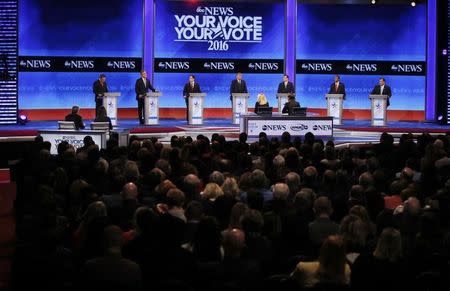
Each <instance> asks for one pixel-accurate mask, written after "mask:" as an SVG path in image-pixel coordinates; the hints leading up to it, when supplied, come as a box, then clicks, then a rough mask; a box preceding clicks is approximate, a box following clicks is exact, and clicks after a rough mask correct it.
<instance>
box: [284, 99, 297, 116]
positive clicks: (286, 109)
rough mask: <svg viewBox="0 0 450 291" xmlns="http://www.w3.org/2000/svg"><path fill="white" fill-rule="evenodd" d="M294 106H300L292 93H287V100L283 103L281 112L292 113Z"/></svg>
mask: <svg viewBox="0 0 450 291" xmlns="http://www.w3.org/2000/svg"><path fill="white" fill-rule="evenodd" d="M296 107H300V103H298V102H297V101H295V96H294V95H289V97H288V102H286V104H284V107H283V110H282V113H288V114H289V115H292V114H293V111H294V108H296Z"/></svg>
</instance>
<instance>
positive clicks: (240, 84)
mask: <svg viewBox="0 0 450 291" xmlns="http://www.w3.org/2000/svg"><path fill="white" fill-rule="evenodd" d="M234 93H248V91H247V83H245V81H244V80H243V79H242V73H241V72H238V73H237V74H236V79H234V80H233V81H231V85H230V100H231V102H233V94H234Z"/></svg>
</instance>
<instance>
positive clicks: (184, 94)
mask: <svg viewBox="0 0 450 291" xmlns="http://www.w3.org/2000/svg"><path fill="white" fill-rule="evenodd" d="M183 97H189V92H188V84H186V85H184V88H183Z"/></svg>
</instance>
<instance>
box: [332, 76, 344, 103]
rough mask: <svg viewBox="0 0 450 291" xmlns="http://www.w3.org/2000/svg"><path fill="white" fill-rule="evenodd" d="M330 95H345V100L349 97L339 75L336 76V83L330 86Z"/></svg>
mask: <svg viewBox="0 0 450 291" xmlns="http://www.w3.org/2000/svg"><path fill="white" fill-rule="evenodd" d="M328 94H342V95H344V100H345V96H346V95H347V94H346V93H345V85H344V83H342V82H341V77H340V76H339V75H336V76H334V82H333V84H331V85H330V90H329V91H328Z"/></svg>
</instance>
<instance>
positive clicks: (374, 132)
mask: <svg viewBox="0 0 450 291" xmlns="http://www.w3.org/2000/svg"><path fill="white" fill-rule="evenodd" d="M85 123H86V128H89V126H90V123H91V121H90V120H86V121H85ZM45 130H54V131H56V130H57V122H56V121H30V122H28V123H27V124H25V125H10V126H3V127H2V128H1V130H0V142H14V141H27V140H32V139H33V138H34V137H35V136H36V135H38V133H39V131H45ZM113 131H115V132H118V133H119V135H128V136H131V135H136V136H138V137H140V138H150V137H156V138H158V140H159V141H161V142H163V143H168V142H169V141H170V137H171V136H173V135H177V136H191V137H193V138H195V137H196V136H197V135H199V134H203V135H205V136H208V137H211V135H212V134H213V133H219V134H221V135H224V136H225V137H226V138H227V140H236V139H238V137H239V125H235V124H232V123H231V120H230V119H223V118H221V119H219V118H209V119H205V120H204V124H203V125H195V126H194V125H188V124H187V123H186V121H185V120H181V119H161V120H160V124H159V125H154V126H144V125H139V123H138V121H137V120H136V119H122V120H119V123H118V126H117V127H115V128H114V130H113ZM448 131H450V127H449V126H445V125H439V124H437V123H429V122H407V121H388V125H387V126H386V127H372V126H370V120H343V124H342V125H341V126H334V130H333V138H332V140H334V142H335V143H336V144H337V145H347V144H352V143H372V142H378V141H379V138H380V135H381V134H382V133H383V132H389V133H391V134H393V135H394V137H395V138H396V139H397V138H399V137H400V136H401V135H402V134H403V133H413V134H421V133H423V132H427V133H430V134H432V135H439V134H445V133H447V132H448ZM80 132H82V131H80ZM252 141H253V140H252V139H249V142H252Z"/></svg>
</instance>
